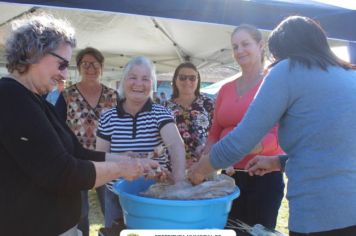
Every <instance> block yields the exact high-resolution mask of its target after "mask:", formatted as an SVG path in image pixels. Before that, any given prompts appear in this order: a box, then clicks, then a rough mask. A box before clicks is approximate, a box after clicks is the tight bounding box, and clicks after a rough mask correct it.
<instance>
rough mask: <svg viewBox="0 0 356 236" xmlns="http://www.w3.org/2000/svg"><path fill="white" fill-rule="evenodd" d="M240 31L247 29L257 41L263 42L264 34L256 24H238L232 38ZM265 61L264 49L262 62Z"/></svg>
mask: <svg viewBox="0 0 356 236" xmlns="http://www.w3.org/2000/svg"><path fill="white" fill-rule="evenodd" d="M239 31H246V32H247V33H248V34H249V35H250V36H251V37H252V38H253V39H254V40H255V41H256V42H257V43H260V42H262V40H263V36H262V33H261V31H260V30H258V29H257V28H256V27H255V26H253V25H248V24H241V25H239V26H237V27H236V28H235V29H234V31H232V33H231V38H232V37H233V36H234V34H236V33H237V32H239ZM264 61H265V50H264V49H263V50H262V53H261V62H262V64H263V63H264Z"/></svg>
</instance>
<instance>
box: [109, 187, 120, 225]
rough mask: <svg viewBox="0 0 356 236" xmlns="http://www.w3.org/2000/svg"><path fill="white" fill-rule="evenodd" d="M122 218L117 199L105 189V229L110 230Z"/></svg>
mask: <svg viewBox="0 0 356 236" xmlns="http://www.w3.org/2000/svg"><path fill="white" fill-rule="evenodd" d="M122 218H123V215H122V209H121V206H120V203H119V197H118V196H117V195H116V194H115V193H113V192H111V191H110V190H109V189H108V188H105V227H107V228H110V227H111V226H112V225H113V223H114V222H117V221H118V220H119V219H122Z"/></svg>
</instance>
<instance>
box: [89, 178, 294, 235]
mask: <svg viewBox="0 0 356 236" xmlns="http://www.w3.org/2000/svg"><path fill="white" fill-rule="evenodd" d="M286 183H287V181H286ZM89 204H90V212H89V221H90V236H98V231H99V229H100V228H101V227H103V224H104V219H103V215H102V214H101V211H100V206H99V201H98V199H97V196H96V193H95V191H92V190H91V191H89ZM288 216H289V214H288V202H287V200H286V198H283V201H282V205H281V208H280V209H279V213H278V219H277V227H276V230H278V231H279V232H281V233H284V234H285V235H288Z"/></svg>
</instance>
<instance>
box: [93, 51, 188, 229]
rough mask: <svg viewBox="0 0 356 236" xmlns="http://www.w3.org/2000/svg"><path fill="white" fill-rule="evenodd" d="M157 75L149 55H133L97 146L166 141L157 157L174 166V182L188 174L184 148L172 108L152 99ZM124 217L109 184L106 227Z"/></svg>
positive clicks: (148, 148) (146, 148)
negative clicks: (161, 152)
mask: <svg viewBox="0 0 356 236" xmlns="http://www.w3.org/2000/svg"><path fill="white" fill-rule="evenodd" d="M155 80H156V75H155V68H154V65H153V63H152V62H151V61H150V60H149V59H148V58H146V57H143V56H139V57H135V58H133V59H131V60H130V61H129V62H128V63H127V65H126V66H125V68H124V71H123V78H122V80H121V82H120V86H119V96H120V100H119V103H118V106H117V107H115V108H112V109H109V110H108V111H106V112H105V113H103V114H102V115H101V117H100V121H99V127H98V133H97V144H96V145H97V146H96V149H97V150H99V151H106V152H112V153H124V152H128V151H131V152H134V153H149V152H153V151H154V149H155V148H156V147H158V146H161V145H164V146H165V147H167V149H168V154H169V156H168V155H161V156H158V157H156V158H155V159H156V160H157V161H158V162H159V163H160V164H161V166H162V167H164V168H166V169H168V170H171V171H172V172H171V178H172V180H173V182H174V183H178V182H180V181H182V180H184V177H185V150H184V143H183V140H182V138H181V137H180V134H179V131H178V128H177V126H176V124H175V122H174V118H173V117H172V115H171V112H170V111H169V110H168V109H167V108H165V107H164V106H162V105H160V104H157V103H153V101H152V93H153V85H154V84H155V82H156V81H155ZM121 218H122V212H121V208H120V205H119V200H118V197H117V196H116V195H115V194H114V193H113V192H112V184H107V191H106V199H105V227H111V226H112V224H113V223H114V222H115V221H116V220H120V219H121Z"/></svg>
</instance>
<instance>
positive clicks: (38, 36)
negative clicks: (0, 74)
mask: <svg viewBox="0 0 356 236" xmlns="http://www.w3.org/2000/svg"><path fill="white" fill-rule="evenodd" d="M74 34H75V33H74V29H73V27H72V26H71V25H70V24H69V23H68V22H67V21H65V20H62V19H56V18H54V17H53V16H51V15H47V14H41V15H36V16H27V17H25V18H23V19H19V20H16V21H14V22H13V23H12V31H11V33H10V35H9V37H8V38H7V40H6V43H5V57H6V61H7V64H6V67H7V69H8V71H9V72H10V73H11V72H13V71H15V70H16V71H18V72H19V73H20V74H24V73H26V72H27V71H28V68H29V66H30V65H31V64H34V63H36V62H38V61H39V60H40V59H41V58H42V57H43V56H45V55H46V54H47V53H49V52H51V51H54V50H56V49H57V48H58V47H59V46H60V45H61V44H62V43H67V44H69V45H70V46H71V47H72V48H74V47H75V46H76V39H75V37H74Z"/></svg>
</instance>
